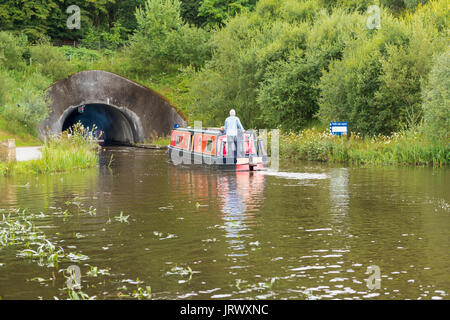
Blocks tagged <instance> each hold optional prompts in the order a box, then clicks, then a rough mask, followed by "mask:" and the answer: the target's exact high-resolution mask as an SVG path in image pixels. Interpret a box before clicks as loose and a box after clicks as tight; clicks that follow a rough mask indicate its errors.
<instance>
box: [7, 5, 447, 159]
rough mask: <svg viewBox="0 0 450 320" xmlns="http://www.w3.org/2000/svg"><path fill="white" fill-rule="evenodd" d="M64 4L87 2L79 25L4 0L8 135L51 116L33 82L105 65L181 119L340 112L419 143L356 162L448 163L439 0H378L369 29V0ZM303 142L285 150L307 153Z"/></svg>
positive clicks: (337, 117) (314, 120) (309, 118)
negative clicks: (158, 97)
mask: <svg viewBox="0 0 450 320" xmlns="http://www.w3.org/2000/svg"><path fill="white" fill-rule="evenodd" d="M71 4H72V2H71ZM73 4H77V5H79V6H80V8H81V9H82V10H85V11H86V12H88V14H86V15H82V24H83V26H85V27H83V28H82V29H81V30H68V29H67V28H65V26H64V23H63V22H65V20H64V19H60V20H58V22H57V19H56V18H55V17H57V16H58V15H61V16H63V17H65V16H67V15H66V14H65V9H66V7H67V6H68V2H67V1H60V2H57V1H50V2H49V4H48V5H46V6H45V8H42V7H43V5H41V4H39V3H33V4H31V3H30V4H27V8H28V10H31V11H33V12H37V13H38V14H36V17H35V19H30V17H29V16H27V15H26V14H24V13H23V12H25V10H23V9H20V8H18V6H17V5H16V4H15V2H13V1H7V3H6V4H3V5H0V17H3V18H4V19H2V20H1V21H2V22H1V23H0V30H11V31H13V32H5V31H0V40H1V41H0V137H1V138H8V135H9V134H12V135H16V134H17V135H18V136H21V137H23V138H22V140H20V142H19V143H26V141H33V139H31V138H29V137H28V136H27V134H28V135H30V136H32V137H36V136H37V133H36V130H35V125H36V123H38V122H39V121H40V120H42V119H43V118H45V117H46V116H47V114H48V110H46V105H47V104H46V102H47V101H46V97H45V94H44V91H43V90H44V89H45V88H46V87H47V86H48V85H50V84H51V83H52V82H53V81H56V80H59V79H61V78H64V77H67V76H68V75H70V74H72V73H75V72H78V71H82V70H92V69H101V70H107V71H111V72H115V73H117V74H121V75H123V76H125V77H127V78H129V79H131V80H133V81H136V82H138V83H141V84H143V85H145V86H147V87H150V88H152V89H154V90H156V91H158V92H160V93H161V94H163V95H164V96H166V97H167V98H168V99H169V100H170V101H171V102H172V103H173V104H174V105H176V106H177V108H178V109H179V110H180V111H182V112H183V113H184V114H185V115H186V116H187V117H188V119H189V121H190V123H191V124H192V122H193V121H194V120H202V121H203V124H204V125H205V126H220V125H221V124H222V123H223V120H224V119H225V117H226V116H227V114H228V111H229V109H231V108H234V109H235V110H236V111H237V114H238V116H239V117H240V118H241V121H242V122H243V124H244V127H246V128H275V127H276V128H280V129H281V130H282V132H284V133H285V136H289V137H292V135H294V136H298V139H299V140H298V143H301V141H303V140H302V138H300V136H302V133H301V132H302V131H303V130H305V129H306V128H311V127H312V124H314V125H317V124H318V126H319V127H321V128H324V127H326V126H327V124H328V122H329V121H349V124H350V130H351V131H352V132H354V133H356V134H357V136H360V137H361V139H363V140H364V141H372V138H373V137H379V135H382V136H384V137H392V136H398V137H410V138H408V139H406V138H405V139H406V140H407V143H406V142H405V141H406V140H401V141H403V142H400V140H397V139H394V140H393V141H395V143H402V145H403V146H404V147H405V148H407V149H408V150H412V149H411V148H413V149H414V148H417V149H420V150H422V151H423V150H428V151H426V152H425V151H423V152H422V151H421V156H420V160H417V159H416V158H414V157H412V158H411V157H410V156H408V157H407V159H406V158H404V157H403V156H402V157H399V156H392V157H390V156H387V155H385V154H384V153H383V152H384V151H383V152H381V151H379V152H380V154H379V155H378V159H379V160H377V161H374V160H370V161H369V160H367V159H369V158H370V159H372V158H373V157H372V155H370V156H369V154H367V155H366V156H367V157H366V156H361V157H362V158H364V159H366V160H361V162H364V163H377V164H381V163H409V164H419V163H420V164H425V163H428V164H435V165H436V164H439V165H446V164H447V163H448V160H447V159H448V157H447V156H446V154H448V152H449V144H448V140H449V139H448V138H449V136H448V134H449V133H448V132H449V125H448V123H449V117H450V116H449V115H450V112H449V104H448V90H449V89H448V88H449V85H448V53H449V50H450V49H449V47H448V32H449V28H448V22H447V21H448V18H449V15H450V14H449V11H448V3H447V1H445V0H430V1H426V0H413V1H410V0H408V1H406V0H380V1H378V2H377V3H375V4H378V5H380V7H381V17H380V19H381V20H380V21H381V25H380V27H379V28H369V27H368V26H367V21H368V19H369V18H370V15H371V14H370V13H368V12H367V8H368V6H370V5H372V4H374V3H373V1H368V0H339V1H329V0H320V1H314V0H282V1H279V0H259V1H254V0H203V1H202V0H197V1H187V0H186V1H184V0H181V1H180V0H136V1H133V0H128V1H115V0H95V1H94V0H93V1H89V2H88V3H87V2H82V1H75V2H74V3H73ZM19 11H20V14H19V13H18V12H19ZM31 11H30V12H31ZM83 12H84V11H83ZM39 21H40V23H38V22H39ZM62 21H63V22H62ZM18 30H22V32H16V31H18ZM60 40H76V41H78V44H79V47H77V48H74V47H70V46H62V47H53V46H52V45H51V44H52V43H54V42H58V41H60ZM2 119H4V120H5V123H4V124H2V121H1V120H2ZM11 124H12V125H11ZM7 125H9V127H6V126H7ZM2 130H3V131H2ZM289 132H293V133H292V134H290V133H289ZM305 134H306V135H308V134H307V133H306V132H304V134H303V135H305ZM414 139H417V140H414ZM18 140H19V139H18ZM164 143H165V141H164ZM324 143H325V142H324ZM289 145H292V146H294V145H295V144H289ZM358 146H359V144H358V145H352V146H351V147H352V148H357V147H358ZM406 146H408V147H406ZM348 147H350V146H348ZM398 147H399V148H400V146H398ZM300 149H302V148H300ZM300 149H299V148H297V147H295V148H294V149H293V150H288V149H283V150H284V151H282V152H286V153H287V155H286V156H293V155H297V157H300V158H310V157H309V156H308V155H307V154H303V155H302V154H301V152H300V151H299V150H300ZM305 150H306V149H305ZM338 150H340V149H339V148H337V147H336V149H335V151H334V152H332V153H333V154H335V156H333V157H329V156H327V159H328V160H330V161H331V160H332V159H334V158H335V157H337V153H338ZM361 150H366V151H364V152H368V151H367V150H369V149H367V148H363V149H361ZM371 150H372V151H371V152H378V151H376V150H381V149H377V148H376V147H373V148H372V149H371ZM383 150H384V149H383ZM430 150H441V151H442V150H443V151H442V152H443V153H444V156H441V153H442V152H441V151H439V152H438V154H439V156H437V155H436V154H435V152H434V151H430ZM305 152H306V151H305ZM355 152H356V149H355ZM361 152H362V153H364V152H363V151H361ZM436 152H437V151H436ZM319 153H320V152H319ZM327 154H328V153H327ZM371 154H372V153H371ZM389 154H392V152H389ZM413 154H414V152H413ZM341 157H342V159H347V160H342V161H350V162H358V161H353V160H351V159H353V158H352V157H350V156H347V155H346V154H342V155H341ZM386 157H388V158H389V157H390V158H389V159H388V158H386ZM322 158H323V157H322ZM380 159H383V160H380ZM416 160H417V161H416ZM333 161H334V160H333Z"/></svg>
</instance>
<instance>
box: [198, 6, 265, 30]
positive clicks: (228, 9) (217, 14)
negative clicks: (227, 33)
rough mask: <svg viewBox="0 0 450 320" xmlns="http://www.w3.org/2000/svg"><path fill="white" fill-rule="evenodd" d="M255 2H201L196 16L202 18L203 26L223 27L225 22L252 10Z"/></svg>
mask: <svg viewBox="0 0 450 320" xmlns="http://www.w3.org/2000/svg"><path fill="white" fill-rule="evenodd" d="M256 2H257V0H203V1H202V4H201V5H200V7H199V8H198V16H199V17H203V18H204V20H205V22H204V25H205V26H208V27H214V26H216V25H219V26H223V25H224V23H225V20H227V19H228V18H229V17H234V16H235V15H236V14H238V13H240V12H242V11H243V10H246V9H253V8H254V7H255V4H256Z"/></svg>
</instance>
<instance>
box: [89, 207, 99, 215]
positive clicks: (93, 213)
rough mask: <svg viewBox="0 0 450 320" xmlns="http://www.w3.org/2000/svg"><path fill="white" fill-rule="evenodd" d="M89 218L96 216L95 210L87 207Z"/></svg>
mask: <svg viewBox="0 0 450 320" xmlns="http://www.w3.org/2000/svg"><path fill="white" fill-rule="evenodd" d="M87 213H88V214H89V215H90V216H96V215H97V209H96V208H94V207H92V206H91V207H89V210H88V212H87Z"/></svg>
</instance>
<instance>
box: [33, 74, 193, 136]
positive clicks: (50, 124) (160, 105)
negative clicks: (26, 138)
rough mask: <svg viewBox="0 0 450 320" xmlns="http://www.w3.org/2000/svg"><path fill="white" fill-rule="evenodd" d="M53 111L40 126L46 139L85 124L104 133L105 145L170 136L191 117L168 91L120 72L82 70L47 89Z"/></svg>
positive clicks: (40, 130) (40, 131)
mask: <svg viewBox="0 0 450 320" xmlns="http://www.w3.org/2000/svg"><path fill="white" fill-rule="evenodd" d="M47 93H48V97H49V98H50V115H49V117H48V118H47V119H46V120H45V121H43V122H42V123H41V124H40V125H39V127H38V130H39V137H40V139H41V140H42V141H44V140H45V139H46V138H48V137H49V136H52V135H55V134H59V133H61V132H62V131H65V130H67V129H69V128H70V127H72V126H73V125H74V124H76V123H77V122H81V123H82V124H83V125H84V126H85V127H89V128H91V129H92V127H93V125H95V126H96V127H97V128H98V130H101V131H103V133H104V139H105V144H133V143H139V142H144V141H145V140H148V141H151V140H152V139H153V138H154V137H156V136H166V135H168V134H170V130H171V129H172V128H173V126H174V124H179V125H180V126H185V125H186V124H187V123H186V118H185V117H184V115H183V114H182V113H180V112H178V111H177V110H176V108H175V107H174V106H173V105H171V104H170V102H169V101H168V100H167V99H165V98H164V97H163V96H162V95H160V94H159V93H157V92H156V91H154V90H152V89H149V88H146V87H144V86H142V85H140V84H138V83H135V82H133V81H131V80H128V79H126V78H124V77H121V76H119V75H116V74H114V73H110V72H106V71H100V70H92V71H82V72H79V73H76V74H74V75H72V76H69V77H68V78H66V79H62V80H59V81H57V82H55V83H54V84H53V85H51V86H50V87H49V88H48V89H47Z"/></svg>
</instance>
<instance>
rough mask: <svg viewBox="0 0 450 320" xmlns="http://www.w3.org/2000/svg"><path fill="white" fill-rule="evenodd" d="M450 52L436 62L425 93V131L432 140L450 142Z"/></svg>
mask: <svg viewBox="0 0 450 320" xmlns="http://www.w3.org/2000/svg"><path fill="white" fill-rule="evenodd" d="M449 74H450V50H449V49H447V51H446V52H445V53H443V54H442V55H441V56H439V57H438V58H437V59H436V60H435V64H434V66H433V69H432V70H431V75H430V81H429V83H428V85H427V87H426V88H425V90H424V92H423V100H424V103H423V113H424V129H425V133H426V135H427V136H428V137H429V138H431V139H438V140H442V141H444V142H447V143H448V142H449V141H450V101H449V89H450V77H449Z"/></svg>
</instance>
